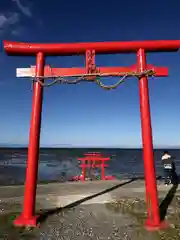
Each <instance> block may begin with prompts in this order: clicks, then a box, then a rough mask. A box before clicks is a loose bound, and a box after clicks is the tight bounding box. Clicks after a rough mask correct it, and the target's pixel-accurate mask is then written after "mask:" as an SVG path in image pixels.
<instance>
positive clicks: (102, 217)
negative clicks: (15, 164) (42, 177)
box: [0, 180, 180, 240]
mask: <svg viewBox="0 0 180 240" xmlns="http://www.w3.org/2000/svg"><path fill="white" fill-rule="evenodd" d="M123 184H124V185H123ZM144 191H145V189H144V182H143V181H142V180H141V181H140V180H138V181H133V182H131V183H130V182H129V183H128V180H124V181H106V182H101V181H98V182H86V183H83V184H82V183H65V184H59V183H53V184H48V185H40V186H39V187H38V191H37V192H38V194H37V211H39V210H40V209H41V208H42V209H43V210H42V211H41V225H40V227H39V228H35V229H24V228H15V227H13V225H12V221H13V218H14V217H15V216H16V215H19V213H20V211H21V203H22V200H23V198H22V194H23V187H22V186H9V187H1V188H0V200H1V202H0V208H1V213H0V239H10V240H11V239H12V240H16V239H17V240H18V239H31V240H35V239H40V240H46V239H47V240H55V239H62V240H63V239H64V240H70V239H74V240H76V239H78V240H85V239H86V240H90V239H91V240H95V239H96V240H103V239H104V240H121V239H122V240H141V239H143V240H144V239H148V240H151V239H152V240H156V239H157V240H159V239H168V240H170V239H172V240H173V239H180V190H179V189H178V188H177V186H174V187H172V186H168V187H165V186H163V185H162V184H161V183H160V182H159V184H158V191H159V203H160V213H161V218H165V216H166V218H167V220H168V221H169V223H171V224H170V226H169V228H168V229H166V230H165V231H158V232H154V233H149V232H147V231H146V230H145V229H144V227H143V225H144V220H145V219H146V212H145V209H146V208H145V201H144ZM82 199H83V200H82ZM57 208H58V209H57ZM167 208H168V209H167Z"/></svg>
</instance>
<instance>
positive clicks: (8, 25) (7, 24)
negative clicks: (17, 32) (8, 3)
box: [0, 13, 19, 34]
mask: <svg viewBox="0 0 180 240" xmlns="http://www.w3.org/2000/svg"><path fill="white" fill-rule="evenodd" d="M18 22H19V14H18V13H9V14H8V16H7V15H6V14H0V34H2V33H4V32H5V31H7V30H11V29H12V26H14V25H15V24H16V23H18Z"/></svg>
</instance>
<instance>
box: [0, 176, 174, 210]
mask: <svg viewBox="0 0 180 240" xmlns="http://www.w3.org/2000/svg"><path fill="white" fill-rule="evenodd" d="M170 188H171V186H168V187H167V186H164V185H163V184H162V183H160V182H159V183H158V192H159V195H160V196H161V197H165V196H166V194H167V192H168V190H169V189H170ZM23 192H24V186H6V187H0V207H1V208H3V211H1V212H3V213H4V212H9V211H11V210H10V208H9V204H14V206H16V208H17V207H18V206H19V207H18V208H20V205H21V204H22V202H23ZM144 196H145V186H144V181H142V180H137V181H132V182H131V180H128V179H127V180H122V181H119V180H116V181H94V182H93V181H92V182H84V183H82V182H68V183H51V184H45V185H38V187H37V197H36V207H37V210H38V209H39V208H41V209H49V208H53V207H64V206H66V205H69V204H71V203H73V202H77V201H80V200H81V204H82V205H83V204H85V205H89V204H104V203H107V202H112V201H114V200H119V199H120V198H124V197H137V198H142V199H144Z"/></svg>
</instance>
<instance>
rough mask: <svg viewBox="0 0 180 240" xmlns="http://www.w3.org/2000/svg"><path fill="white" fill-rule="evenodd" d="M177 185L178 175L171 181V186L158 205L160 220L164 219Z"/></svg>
mask: <svg viewBox="0 0 180 240" xmlns="http://www.w3.org/2000/svg"><path fill="white" fill-rule="evenodd" d="M178 185H179V176H176V178H175V181H174V182H173V186H172V188H171V189H170V190H169V192H168V194H167V195H166V197H165V198H164V200H163V201H162V202H161V204H160V206H159V214H160V219H161V221H163V220H164V219H165V216H166V214H167V210H168V207H169V205H170V204H171V202H172V200H173V198H174V196H175V193H176V190H177V188H178Z"/></svg>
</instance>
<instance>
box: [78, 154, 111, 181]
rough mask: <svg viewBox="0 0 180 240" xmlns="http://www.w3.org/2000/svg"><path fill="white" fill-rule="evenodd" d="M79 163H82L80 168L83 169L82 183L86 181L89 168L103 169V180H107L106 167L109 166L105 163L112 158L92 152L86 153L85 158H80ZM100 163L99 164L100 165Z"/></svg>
mask: <svg viewBox="0 0 180 240" xmlns="http://www.w3.org/2000/svg"><path fill="white" fill-rule="evenodd" d="M78 160H79V161H81V164H80V167H81V169H82V173H81V181H85V175H86V169H87V168H91V167H93V168H101V180H106V176H105V169H104V168H105V167H107V166H108V165H107V164H105V163H104V162H105V161H109V160H110V157H103V156H102V154H101V153H97V152H92V153H85V154H84V157H79V158H78ZM98 162H99V163H98Z"/></svg>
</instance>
